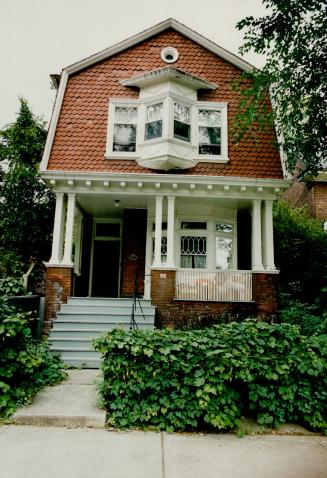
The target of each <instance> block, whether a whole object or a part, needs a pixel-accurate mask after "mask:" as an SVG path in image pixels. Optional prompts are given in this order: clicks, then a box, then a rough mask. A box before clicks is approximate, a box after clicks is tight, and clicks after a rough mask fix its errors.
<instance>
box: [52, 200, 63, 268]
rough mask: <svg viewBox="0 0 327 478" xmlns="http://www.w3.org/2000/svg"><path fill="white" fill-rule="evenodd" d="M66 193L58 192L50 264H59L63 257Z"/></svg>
mask: <svg viewBox="0 0 327 478" xmlns="http://www.w3.org/2000/svg"><path fill="white" fill-rule="evenodd" d="M63 217H64V193H56V211H55V217H54V226H53V237H52V251H51V258H50V260H49V264H59V263H60V261H61V259H62V246H63V240H62V239H63V224H64V220H63Z"/></svg>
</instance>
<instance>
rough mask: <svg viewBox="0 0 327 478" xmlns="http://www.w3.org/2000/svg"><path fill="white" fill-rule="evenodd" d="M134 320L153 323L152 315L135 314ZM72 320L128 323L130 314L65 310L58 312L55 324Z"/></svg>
mask: <svg viewBox="0 0 327 478" xmlns="http://www.w3.org/2000/svg"><path fill="white" fill-rule="evenodd" d="M134 317H135V320H136V321H139V322H145V323H149V324H150V323H151V324H153V322H154V314H150V313H147V314H144V317H143V315H141V314H139V313H136V314H135V316H134ZM68 319H69V320H74V321H81V322H83V321H89V320H91V321H96V322H107V323H115V324H118V323H129V322H130V320H131V314H118V313H112V312H111V311H110V312H108V313H107V314H106V313H103V312H101V313H98V311H93V310H92V311H91V312H86V311H82V312H67V311H66V310H64V311H62V312H59V313H58V316H57V319H56V322H61V321H63V320H68Z"/></svg>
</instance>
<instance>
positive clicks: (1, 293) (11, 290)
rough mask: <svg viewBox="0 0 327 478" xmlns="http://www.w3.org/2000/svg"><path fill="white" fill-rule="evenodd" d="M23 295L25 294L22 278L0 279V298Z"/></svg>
mask: <svg viewBox="0 0 327 478" xmlns="http://www.w3.org/2000/svg"><path fill="white" fill-rule="evenodd" d="M23 294H25V291H24V285H23V279H22V277H21V278H17V277H4V278H3V279H0V298H1V297H8V296H11V295H23Z"/></svg>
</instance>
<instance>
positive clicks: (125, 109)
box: [115, 106, 137, 123]
mask: <svg viewBox="0 0 327 478" xmlns="http://www.w3.org/2000/svg"><path fill="white" fill-rule="evenodd" d="M136 121H137V108H135V107H133V106H116V107H115V123H136Z"/></svg>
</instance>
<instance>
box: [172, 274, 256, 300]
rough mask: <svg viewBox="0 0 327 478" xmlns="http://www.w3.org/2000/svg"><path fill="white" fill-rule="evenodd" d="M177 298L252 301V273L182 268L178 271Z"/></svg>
mask: <svg viewBox="0 0 327 478" xmlns="http://www.w3.org/2000/svg"><path fill="white" fill-rule="evenodd" d="M176 299H185V300H212V301H217V302H218V301H228V302H251V301H252V274H251V272H249V271H202V270H198V269H197V270H195V269H180V270H178V271H177V272H176Z"/></svg>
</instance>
